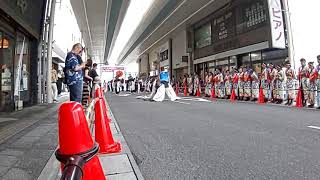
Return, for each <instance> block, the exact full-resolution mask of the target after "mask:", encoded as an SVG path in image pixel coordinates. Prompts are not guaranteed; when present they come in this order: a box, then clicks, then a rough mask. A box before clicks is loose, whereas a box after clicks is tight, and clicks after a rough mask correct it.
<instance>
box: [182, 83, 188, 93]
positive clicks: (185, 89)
mask: <svg viewBox="0 0 320 180" xmlns="http://www.w3.org/2000/svg"><path fill="white" fill-rule="evenodd" d="M183 95H184V96H188V91H187V86H186V85H185V86H184V90H183Z"/></svg>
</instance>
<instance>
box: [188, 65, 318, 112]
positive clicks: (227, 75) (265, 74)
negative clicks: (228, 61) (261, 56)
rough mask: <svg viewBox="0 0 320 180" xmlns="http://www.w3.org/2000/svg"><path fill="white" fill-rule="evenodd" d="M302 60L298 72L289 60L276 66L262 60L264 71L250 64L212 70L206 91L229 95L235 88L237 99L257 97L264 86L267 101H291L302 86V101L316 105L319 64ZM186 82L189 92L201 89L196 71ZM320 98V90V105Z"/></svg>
mask: <svg viewBox="0 0 320 180" xmlns="http://www.w3.org/2000/svg"><path fill="white" fill-rule="evenodd" d="M303 61H304V62H303ZM301 63H302V66H301V67H300V69H299V72H298V73H297V75H298V76H296V73H295V71H294V70H293V69H292V68H291V65H290V63H287V64H286V65H285V68H282V67H281V66H280V65H277V66H276V67H274V65H273V64H268V65H267V64H262V73H261V74H258V73H257V72H255V71H253V70H252V69H251V68H247V67H240V68H239V69H232V70H231V71H229V70H226V71H224V72H221V71H220V70H219V69H216V71H215V73H209V74H208V75H207V76H206V78H205V82H204V83H205V84H204V86H205V89H204V91H205V92H204V93H205V95H206V96H208V97H210V96H212V93H213V92H214V93H215V97H217V98H230V96H231V93H232V90H233V89H234V91H235V94H236V96H237V99H238V100H251V101H255V100H257V99H258V97H259V89H260V87H261V88H262V90H263V94H264V97H265V98H266V100H267V101H269V102H274V103H279V104H280V103H282V102H283V101H284V100H287V103H286V104H287V105H291V104H292V103H293V101H294V99H295V97H296V94H297V90H298V89H299V88H302V90H303V104H304V105H306V104H307V101H308V102H309V106H310V107H313V106H314V104H315V100H316V91H317V90H318V91H320V65H318V66H317V67H314V65H313V62H310V63H308V66H306V65H305V60H304V59H303V60H302V61H301ZM183 86H184V87H185V88H186V89H187V90H188V92H189V94H192V93H193V94H195V93H196V92H197V91H200V92H201V83H200V79H199V76H197V75H196V76H195V77H194V78H191V77H190V76H185V78H184V79H183ZM319 101H320V93H318V106H319V105H320V102H319Z"/></svg>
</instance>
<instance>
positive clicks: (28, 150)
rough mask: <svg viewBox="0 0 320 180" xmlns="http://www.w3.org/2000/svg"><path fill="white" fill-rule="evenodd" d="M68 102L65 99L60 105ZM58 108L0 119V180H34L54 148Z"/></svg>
mask: <svg viewBox="0 0 320 180" xmlns="http://www.w3.org/2000/svg"><path fill="white" fill-rule="evenodd" d="M65 100H67V96H64V97H61V98H60V101H61V102H62V101H65ZM58 107H59V104H42V105H36V106H32V107H27V108H24V109H23V110H21V111H16V112H12V113H1V115H0V162H1V163H0V177H1V178H0V179H3V180H11V179H12V180H20V179H21V180H34V179H36V178H37V177H38V176H39V174H40V172H41V170H42V168H43V167H44V165H45V164H46V162H47V160H48V159H49V157H50V155H51V154H52V153H53V151H54V149H55V147H56V146H57V109H58Z"/></svg>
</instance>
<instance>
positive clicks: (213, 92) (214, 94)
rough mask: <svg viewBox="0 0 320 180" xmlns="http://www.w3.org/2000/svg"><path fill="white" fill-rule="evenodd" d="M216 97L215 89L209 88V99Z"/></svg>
mask: <svg viewBox="0 0 320 180" xmlns="http://www.w3.org/2000/svg"><path fill="white" fill-rule="evenodd" d="M215 98H216V91H215V89H214V87H212V88H211V99H212V100H214V99H215Z"/></svg>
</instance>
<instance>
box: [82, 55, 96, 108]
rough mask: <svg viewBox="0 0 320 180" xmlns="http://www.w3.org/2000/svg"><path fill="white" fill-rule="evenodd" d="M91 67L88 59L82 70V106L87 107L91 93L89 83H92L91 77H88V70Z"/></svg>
mask: <svg viewBox="0 0 320 180" xmlns="http://www.w3.org/2000/svg"><path fill="white" fill-rule="evenodd" d="M91 67H92V60H91V59H88V60H87V63H86V66H85V68H84V70H83V74H84V77H83V91H82V106H87V105H88V104H89V103H90V102H89V96H90V92H91V82H92V80H93V79H92V77H90V76H89V72H90V69H91Z"/></svg>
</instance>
